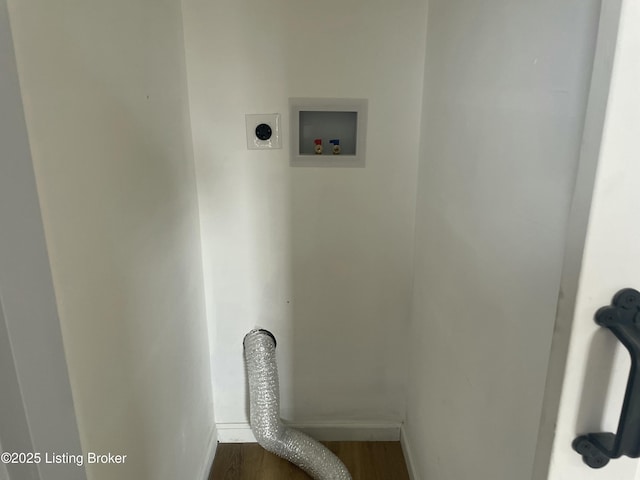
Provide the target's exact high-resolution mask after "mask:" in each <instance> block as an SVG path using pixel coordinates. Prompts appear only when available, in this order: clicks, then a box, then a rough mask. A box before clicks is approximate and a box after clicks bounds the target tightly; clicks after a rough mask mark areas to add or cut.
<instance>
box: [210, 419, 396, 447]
mask: <svg viewBox="0 0 640 480" xmlns="http://www.w3.org/2000/svg"><path fill="white" fill-rule="evenodd" d="M287 425H289V426H290V427H291V428H295V429H297V430H301V431H302V432H304V433H306V434H307V435H309V436H311V437H313V438H315V439H316V440H320V441H322V442H332V441H334V442H335V441H342V442H384V441H398V440H400V425H401V424H400V423H396V422H389V423H380V422H341V423H335V422H331V423H328V422H327V423H325V422H308V423H305V422H300V423H297V422H291V423H290V422H287ZM217 429H218V441H219V442H220V443H255V442H256V438H255V437H254V436H253V432H252V431H251V427H250V426H249V424H248V423H218V424H217Z"/></svg>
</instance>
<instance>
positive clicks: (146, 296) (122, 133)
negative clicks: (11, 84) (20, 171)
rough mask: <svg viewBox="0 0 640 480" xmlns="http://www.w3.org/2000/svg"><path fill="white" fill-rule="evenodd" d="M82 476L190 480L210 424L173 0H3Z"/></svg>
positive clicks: (199, 468)
mask: <svg viewBox="0 0 640 480" xmlns="http://www.w3.org/2000/svg"><path fill="white" fill-rule="evenodd" d="M8 3H9V13H10V17H11V21H12V28H13V34H14V41H15V49H16V56H17V62H18V71H19V74H20V83H21V88H22V92H23V100H24V105H25V112H26V119H27V126H28V130H29V139H30V144H31V150H32V154H33V161H34V165H35V172H36V179H37V184H38V190H39V195H40V203H41V208H42V216H43V220H44V226H45V233H46V239H47V247H48V251H49V256H50V261H51V268H52V273H53V280H54V285H55V291H56V298H57V305H58V310H59V314H60V321H61V325H62V333H63V339H64V346H65V350H66V357H67V362H68V365H69V376H70V380H71V386H72V391H73V398H74V401H75V406H76V412H77V417H78V424H79V430H80V437H81V441H82V447H83V450H84V451H85V452H86V451H96V452H112V453H122V454H126V455H127V456H128V457H127V462H126V463H125V464H124V465H121V466H116V465H110V466H109V465H108V466H95V465H93V466H89V468H88V477H89V478H91V479H96V480H97V479H109V480H111V479H113V478H121V479H149V478H154V479H172V480H173V479H175V478H204V472H203V469H204V468H205V465H203V464H204V463H205V462H206V461H207V457H208V455H209V452H207V451H206V449H207V448H208V447H209V445H208V442H209V441H210V439H211V435H212V429H213V426H214V425H213V411H212V398H211V397H212V396H211V384H210V371H209V349H208V344H207V341H206V339H207V326H206V321H205V311H204V296H203V287H202V267H201V253H200V243H199V230H198V208H197V198H196V187H195V179H194V167H193V161H192V152H191V146H190V130H189V116H188V108H187V101H186V80H185V64H184V47H183V34H182V24H181V12H180V3H179V1H162V2H158V1H152V0H135V1H131V0H116V1H111V2H101V1H97V0H96V1H87V2H80V3H79V2H75V1H60V2H54V3H52V2H48V1H46V0H41V1H40V0H34V1H30V2H22V1H19V0H10V1H9V2H8Z"/></svg>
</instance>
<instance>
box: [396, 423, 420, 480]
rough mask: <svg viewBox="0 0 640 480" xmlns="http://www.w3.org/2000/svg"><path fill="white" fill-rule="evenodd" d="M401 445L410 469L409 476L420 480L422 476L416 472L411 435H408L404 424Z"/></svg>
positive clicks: (401, 429) (412, 479) (413, 479)
mask: <svg viewBox="0 0 640 480" xmlns="http://www.w3.org/2000/svg"><path fill="white" fill-rule="evenodd" d="M400 445H402V453H403V454H404V461H405V463H406V464H407V470H409V478H410V479H411V480H420V477H419V476H418V473H417V472H416V463H415V461H414V458H415V457H414V456H413V453H412V450H411V446H410V445H409V437H407V432H406V430H405V426H404V425H402V427H401V428H400Z"/></svg>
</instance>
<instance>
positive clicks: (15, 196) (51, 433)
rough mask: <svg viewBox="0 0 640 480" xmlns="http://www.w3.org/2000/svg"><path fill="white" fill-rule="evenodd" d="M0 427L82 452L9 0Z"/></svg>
mask: <svg viewBox="0 0 640 480" xmlns="http://www.w3.org/2000/svg"><path fill="white" fill-rule="evenodd" d="M0 112H2V115H0V146H1V153H0V158H1V161H0V226H1V228H0V385H1V386H2V395H0V432H1V436H2V443H3V447H4V448H6V449H7V451H8V452H54V451H57V452H60V451H64V452H70V453H76V454H77V453H79V452H80V451H81V448H80V438H79V435H78V427H77V424H76V418H75V410H74V405H73V398H72V394H71V386H70V383H69V375H68V370H67V364H66V359H65V354H64V348H63V343H62V335H61V327H60V322H59V319H58V313H57V308H56V301H55V296H54V290H53V282H52V278H51V269H50V267H49V258H48V256H47V247H46V242H45V237H44V229H43V225H42V218H41V212H40V207H39V204H38V193H37V189H36V181H35V175H34V169H33V164H32V159H31V152H30V149H29V139H28V135H27V126H26V124H25V115H24V109H23V105H22V98H21V92H20V85H19V82H18V71H17V65H16V59H15V54H14V47H13V41H12V37H11V31H10V26H9V16H8V11H7V3H6V1H5V0H0ZM7 471H8V473H10V474H11V476H12V477H13V478H14V479H30V480H36V479H40V478H42V479H44V478H46V479H47V480H84V479H86V475H85V471H84V468H80V467H78V466H76V465H69V464H62V465H52V464H47V463H46V462H43V463H41V464H39V465H35V464H8V465H7Z"/></svg>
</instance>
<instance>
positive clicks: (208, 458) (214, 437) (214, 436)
mask: <svg viewBox="0 0 640 480" xmlns="http://www.w3.org/2000/svg"><path fill="white" fill-rule="evenodd" d="M217 448H218V432H217V430H216V426H215V425H214V426H213V427H212V428H211V432H209V441H208V442H207V450H206V451H205V456H204V464H203V465H202V469H201V471H200V475H198V477H197V478H201V479H202V480H208V478H209V474H210V473H211V466H212V465H213V459H214V457H215V456H216V449H217Z"/></svg>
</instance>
